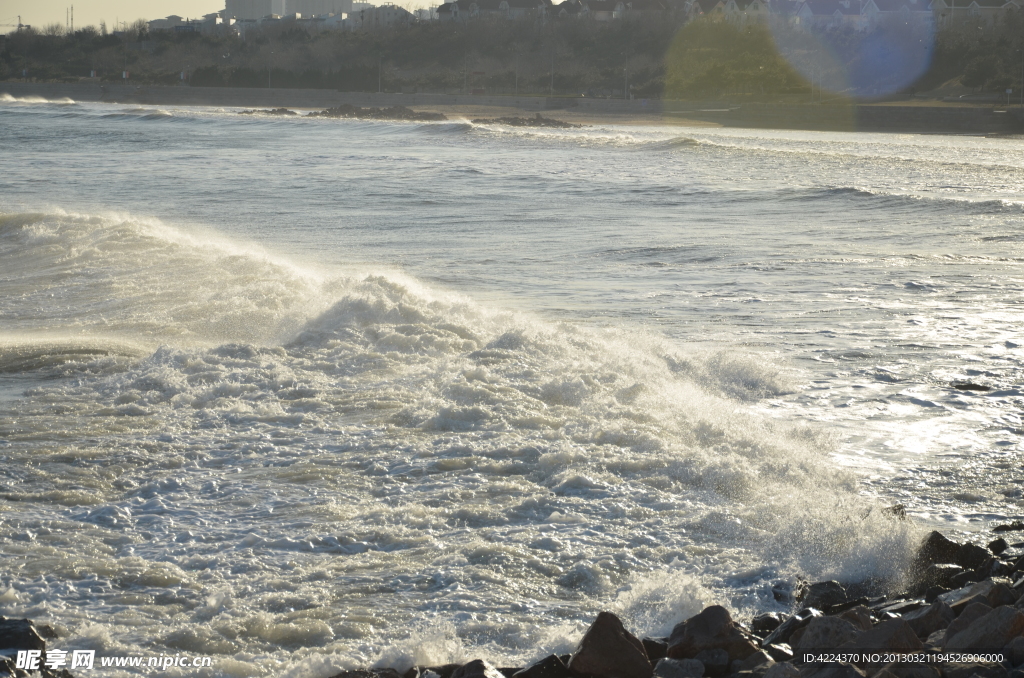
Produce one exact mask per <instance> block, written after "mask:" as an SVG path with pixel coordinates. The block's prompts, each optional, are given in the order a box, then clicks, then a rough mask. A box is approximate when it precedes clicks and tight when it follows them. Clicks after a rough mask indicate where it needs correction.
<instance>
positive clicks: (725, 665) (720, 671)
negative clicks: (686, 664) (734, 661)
mask: <svg viewBox="0 0 1024 678" xmlns="http://www.w3.org/2000/svg"><path fill="white" fill-rule="evenodd" d="M694 659H696V660H697V661H699V662H700V663H701V664H703V665H704V675H705V676H709V678H722V676H727V675H729V662H730V661H731V660H730V659H729V653H728V652H726V651H725V650H723V649H721V648H715V649H713V650H701V651H700V652H698V653H697V656H696V657H694Z"/></svg>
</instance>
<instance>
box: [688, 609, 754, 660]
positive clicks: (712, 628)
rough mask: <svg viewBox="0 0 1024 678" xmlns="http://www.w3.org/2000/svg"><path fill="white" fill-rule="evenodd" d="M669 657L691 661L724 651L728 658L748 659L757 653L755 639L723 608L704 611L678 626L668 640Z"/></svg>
mask: <svg viewBox="0 0 1024 678" xmlns="http://www.w3.org/2000/svg"><path fill="white" fill-rule="evenodd" d="M668 644H669V647H668V656H669V657H671V658H672V659H692V658H693V657H696V656H697V654H698V653H700V652H703V651H704V650H716V649H717V650H725V651H726V652H727V653H728V654H729V659H730V660H733V659H746V658H747V657H749V656H750V655H752V654H754V652H756V651H757V645H756V644H755V643H754V641H753V639H752V638H751V637H750V636H748V635H747V633H746V632H744V630H743V629H742V627H740V626H739V625H738V624H737V623H736V622H734V621H733V620H732V616H731V615H730V614H729V611H728V610H727V609H725V608H724V607H722V606H720V605H712V606H711V607H708V608H705V609H704V610H703V611H702V612H701V613H700V614H698V615H696V616H694V617H690V618H689V619H687V620H686V621H684V622H680V623H679V624H676V626H675V628H673V629H672V635H671V636H669V639H668Z"/></svg>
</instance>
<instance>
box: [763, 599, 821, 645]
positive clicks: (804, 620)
mask: <svg viewBox="0 0 1024 678" xmlns="http://www.w3.org/2000/svg"><path fill="white" fill-rule="evenodd" d="M820 616H821V610H816V609H814V608H813V607H808V608H804V609H803V610H800V611H799V612H797V613H796V614H794V615H793V616H792V617H790V618H789V619H787V620H786V621H784V622H782V623H781V624H779V627H778V628H777V629H775V630H774V631H772V632H771V633H770V634H769V635H768V637H767V638H765V639H764V641H763V642H762V643H761V646H762V647H767V646H768V645H775V644H777V643H788V642H789V640H790V638H792V637H793V634H794V633H796V632H797V630H798V629H802V628H803V627H805V626H807V624H808V623H810V621H811V620H812V619H814V618H815V617H820Z"/></svg>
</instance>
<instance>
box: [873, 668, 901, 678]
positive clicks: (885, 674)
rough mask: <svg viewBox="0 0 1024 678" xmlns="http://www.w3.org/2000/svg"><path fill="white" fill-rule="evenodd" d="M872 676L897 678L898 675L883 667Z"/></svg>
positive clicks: (874, 677) (875, 677)
mask: <svg viewBox="0 0 1024 678" xmlns="http://www.w3.org/2000/svg"><path fill="white" fill-rule="evenodd" d="M871 678H896V675H895V674H894V673H892V671H889V670H888V669H885V668H883V669H881V670H880V671H878V673H875V674H874V675H873V676H871Z"/></svg>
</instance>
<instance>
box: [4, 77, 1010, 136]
mask: <svg viewBox="0 0 1024 678" xmlns="http://www.w3.org/2000/svg"><path fill="white" fill-rule="evenodd" d="M2 93H7V94H9V95H11V96H13V97H16V98H17V97H29V96H37V97H42V98H45V99H50V100H53V99H61V98H68V99H73V100H75V101H103V102H109V103H123V104H133V103H134V104H141V105H158V106H159V105H170V106H224V107H241V108H277V107H286V108H294V109H310V110H320V109H324V108H330V107H334V106H340V105H343V104H351V105H354V106H361V107H387V106H399V105H400V106H407V107H409V108H412V109H415V110H418V111H419V110H423V111H436V112H439V113H444V114H445V115H447V116H448V117H449V118H456V119H458V118H479V117H502V116H507V115H533V114H536V113H538V112H544V113H545V115H546V116H549V117H555V118H558V119H561V120H565V121H566V122H572V123H581V124H588V125H601V124H606V125H607V124H614V125H679V126H714V127H745V128H755V129H794V130H817V131H849V132H852V131H859V132H895V133H904V134H978V135H1017V134H1024V109H1022V108H1020V107H1019V106H1009V107H999V106H992V105H956V104H946V103H941V102H926V101H908V102H888V103H882V104H763V103H744V104H737V103H732V102H696V101H661V100H653V99H652V100H640V99H635V100H629V101H625V100H622V99H588V98H582V97H534V96H521V97H517V96H486V95H447V94H395V93H381V94H378V93H363V92H337V91H334V90H315V89H314V90H310V89H266V88H240V87H167V86H160V85H148V86H139V87H135V86H130V85H129V86H126V85H113V84H104V85H102V86H101V85H99V84H91V83H72V84H61V83H25V82H16V81H9V82H0V94H2Z"/></svg>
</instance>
